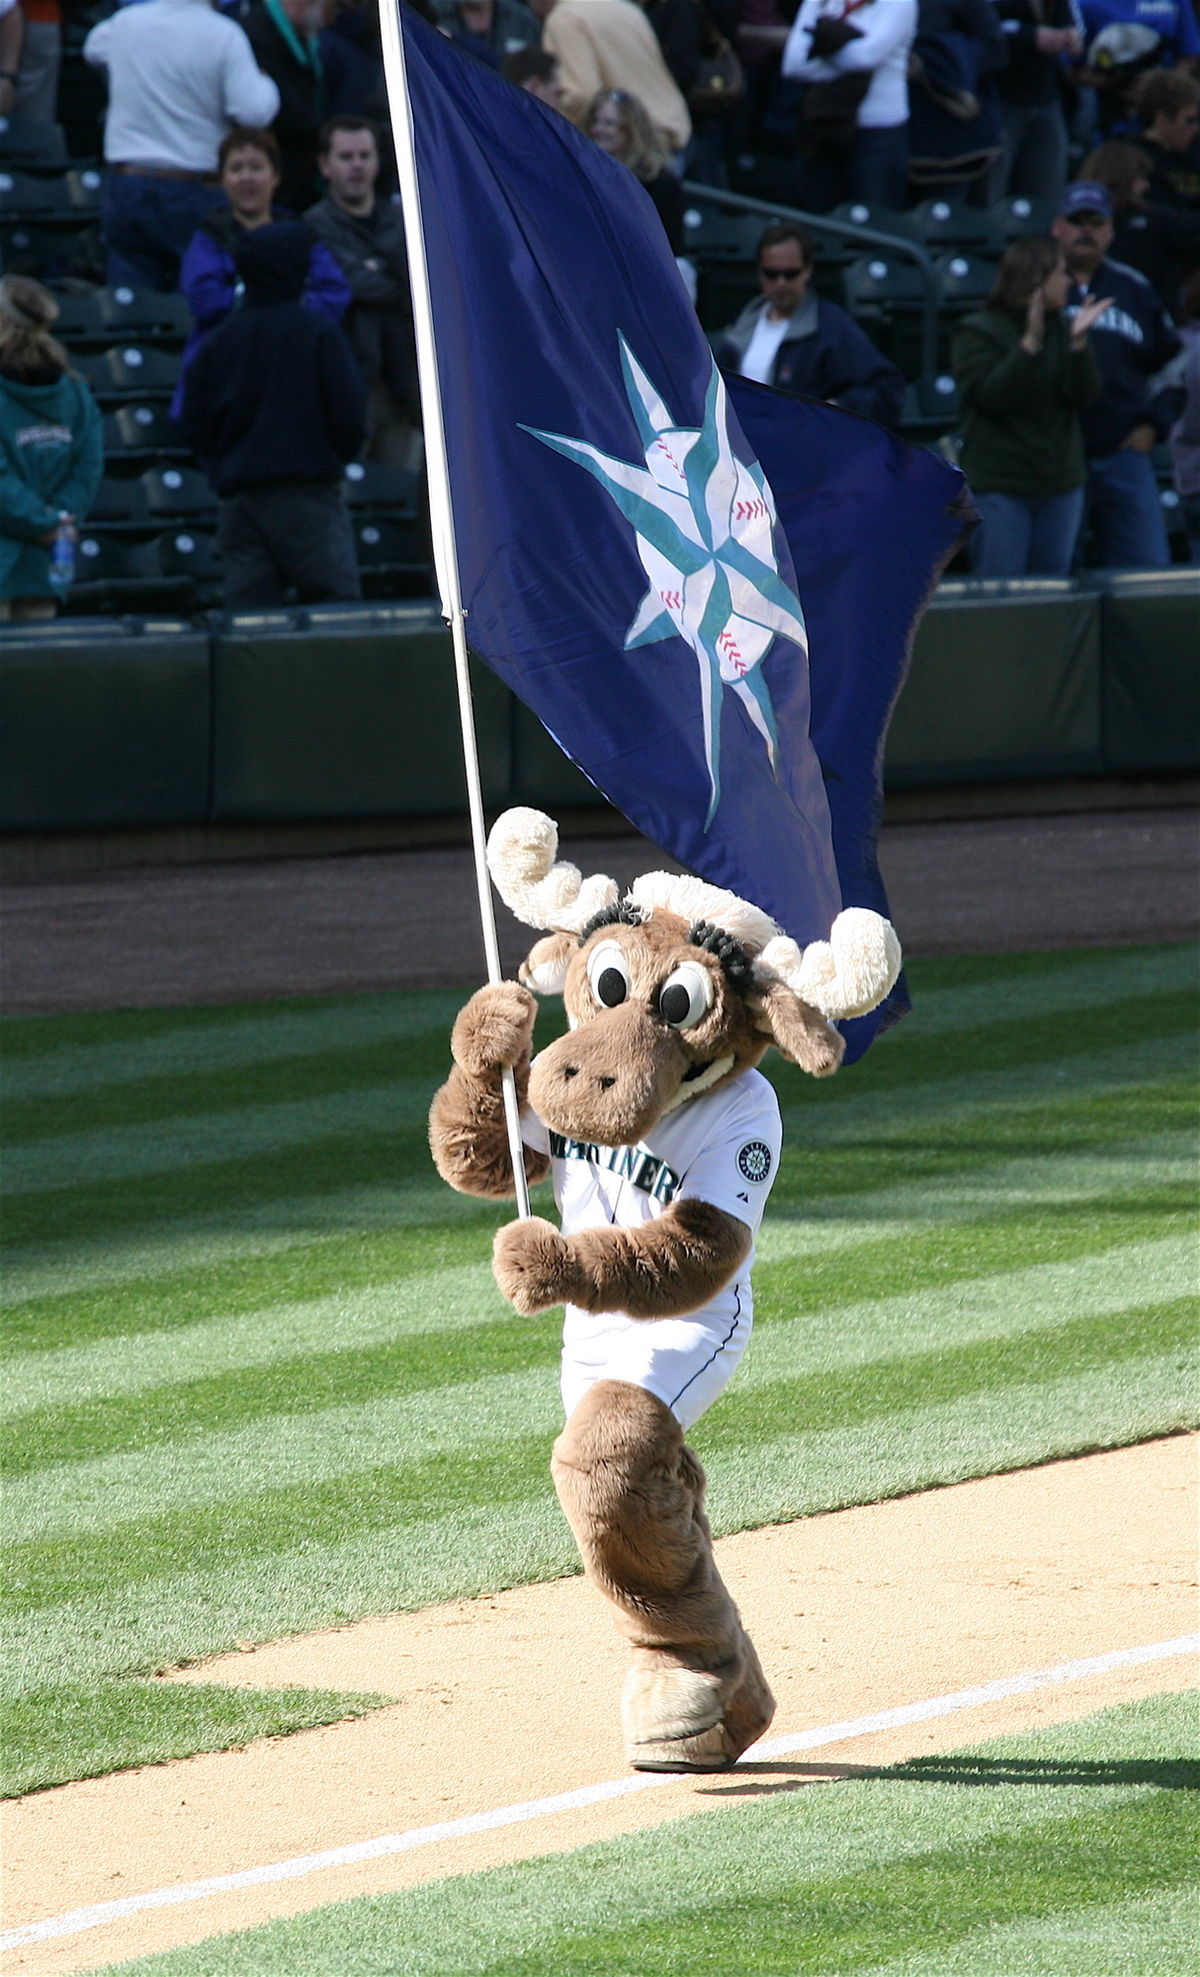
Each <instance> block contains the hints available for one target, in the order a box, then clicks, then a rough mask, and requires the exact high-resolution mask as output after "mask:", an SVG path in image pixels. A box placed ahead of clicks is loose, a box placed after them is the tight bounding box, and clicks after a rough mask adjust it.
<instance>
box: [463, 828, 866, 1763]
mask: <svg viewBox="0 0 1200 1977" xmlns="http://www.w3.org/2000/svg"><path fill="white" fill-rule="evenodd" d="M557 850H558V833H557V830H556V828H555V826H554V824H553V823H552V822H551V820H550V818H549V817H544V816H542V815H541V813H540V812H538V811H534V810H510V811H507V812H506V813H505V814H504V815H503V816H502V817H501V818H500V819H499V821H498V823H497V824H496V826H495V828H494V829H493V831H492V834H491V837H490V839H489V842H488V865H489V869H490V872H491V875H492V878H493V881H494V883H495V885H496V888H497V890H498V891H499V893H500V895H501V897H502V898H503V899H504V900H505V902H506V904H507V905H508V906H509V907H510V908H511V909H512V911H513V912H514V913H515V914H516V916H517V918H518V919H520V920H523V921H524V922H525V923H526V925H528V926H532V927H537V928H541V929H546V930H548V931H547V933H546V937H545V938H544V939H541V940H539V941H538V942H537V943H536V944H535V946H534V947H533V949H532V951H531V952H530V954H529V955H528V957H527V958H526V960H525V962H524V963H523V964H522V966H521V968H520V970H519V976H520V979H519V981H517V982H498V983H495V984H494V985H492V986H491V987H488V988H483V989H480V990H479V991H478V992H477V993H476V994H475V995H473V996H472V997H471V999H470V1001H469V1002H468V1003H467V1004H466V1006H465V1008H464V1009H463V1010H462V1011H461V1012H460V1014H459V1016H458V1019H457V1021H456V1022H455V1025H454V1030H453V1034H452V1038H451V1050H452V1054H453V1058H454V1068H453V1070H452V1071H451V1074H450V1077H449V1079H448V1080H447V1082H446V1084H445V1085H444V1086H443V1087H442V1089H441V1090H440V1091H439V1092H438V1094H437V1096H436V1098H435V1099H434V1102H433V1108H432V1113H431V1116H430V1143H431V1146H432V1150H433V1157H434V1160H435V1162H436V1165H437V1168H438V1172H439V1173H440V1174H441V1175H442V1177H443V1179H444V1180H446V1181H448V1182H449V1183H450V1185H451V1187H454V1188H458V1189H459V1190H461V1191H462V1192H463V1193H465V1194H474V1195H489V1196H503V1195H511V1194H512V1193H513V1191H514V1188H513V1175H512V1165H511V1155H510V1152H509V1144H508V1136H507V1131H506V1124H505V1112H504V1102H503V1093H502V1076H503V1072H504V1071H505V1069H506V1068H511V1070H512V1071H513V1073H514V1075H515V1078H516V1085H517V1093H518V1097H519V1099H520V1101H521V1107H522V1111H521V1125H522V1140H523V1146H524V1161H525V1171H526V1174H527V1176H528V1178H529V1180H530V1181H531V1182H536V1181H540V1180H542V1179H543V1178H544V1177H545V1175H546V1174H547V1172H549V1173H550V1174H551V1175H552V1178H553V1183H554V1192H555V1198H556V1200H557V1203H558V1207H559V1211H560V1215H561V1218H562V1231H561V1233H560V1232H559V1230H557V1229H555V1228H554V1227H553V1226H552V1225H551V1224H550V1223H549V1222H546V1221H543V1220H541V1219H540V1218H538V1217H530V1218H528V1219H525V1220H522V1221H516V1222H509V1223H507V1224H506V1225H505V1226H504V1227H503V1228H501V1229H500V1230H499V1231H498V1232H497V1235H496V1239H495V1248H494V1254H493V1267H494V1270H495V1274H496V1281H497V1282H498V1284H499V1286H500V1289H501V1291H502V1292H503V1293H504V1296H505V1297H506V1298H507V1299H508V1300H509V1302H510V1303H511V1304H512V1305H514V1306H515V1308H516V1309H517V1310H518V1311H520V1312H522V1313H524V1314H526V1315H528V1314H531V1313H533V1312H537V1311H544V1310H546V1309H548V1308H549V1307H551V1306H553V1305H556V1304H565V1306H566V1322H565V1326H564V1332H563V1355H562V1392H563V1403H564V1407H565V1409H566V1415H567V1423H566V1427H565V1429H564V1430H563V1433H562V1434H561V1435H560V1436H559V1438H558V1441H557V1442H556V1443H555V1446H554V1455H553V1461H552V1471H553V1476H554V1483H555V1487H556V1489H557V1491H558V1495H559V1500H560V1502H561V1504H562V1507H563V1510H564V1511H565V1513H566V1516H567V1519H568V1521H569V1523H570V1525H571V1528H572V1530H573V1532H574V1534H575V1537H576V1540H577V1542H578V1545H579V1550H580V1553H581V1555H582V1558H583V1563H584V1567H585V1569H586V1572H587V1575H588V1577H589V1579H590V1580H591V1581H592V1583H593V1585H595V1586H596V1587H597V1588H598V1589H599V1591H600V1592H601V1593H602V1594H603V1595H604V1596H605V1597H606V1598H607V1600H608V1601H609V1602H610V1604H611V1606H612V1608H613V1611H614V1614H615V1617H616V1621H617V1625H618V1627H619V1628H620V1630H621V1632H622V1633H623V1634H624V1636H625V1638H626V1639H627V1641H628V1642H629V1645H630V1648H631V1650H632V1667H631V1669H630V1672H629V1675H628V1678H627V1680H626V1684H625V1692H624V1698H623V1703H622V1720H623V1725H624V1731H625V1738H626V1747H627V1755H628V1759H629V1762H630V1764H631V1765H632V1766H633V1767H634V1768H635V1769H636V1770H639V1771H715V1770H723V1769H724V1768H725V1767H726V1766H728V1765H730V1764H732V1763H734V1762H735V1760H736V1759H737V1758H738V1757H740V1755H741V1754H742V1752H743V1751H744V1750H746V1749H747V1748H748V1747H749V1746H750V1745H751V1744H752V1743H754V1742H755V1741H756V1740H757V1739H758V1738H759V1737H761V1736H762V1734H763V1732H764V1731H765V1730H766V1728H767V1725H768V1724H769V1723H770V1721H771V1717H772V1715H773V1713H774V1706H775V1705H774V1700H773V1698H772V1695H771V1691H770V1689H769V1688H768V1686H767V1682H766V1679H765V1677H764V1675H763V1672H762V1668H761V1666H760V1665H759V1660H758V1656H757V1654H756V1653H755V1650H754V1647H753V1644H752V1642H751V1641H750V1638H749V1636H748V1635H747V1633H746V1631H745V1629H744V1627H743V1626H742V1623H741V1620H740V1618H739V1616H738V1612H737V1608H736V1607H735V1606H734V1603H733V1601H732V1599H731V1598H730V1596H729V1593H728V1591H727V1590H726V1587H725V1585H724V1583H723V1581H722V1579H721V1577H720V1574H719V1573H718V1571H717V1568H716V1563H715V1561H714V1557H713V1547H712V1538H711V1535H710V1532H709V1527H708V1522H707V1520H706V1518H705V1515H704V1487H705V1483H704V1471H703V1470H702V1468H701V1467H700V1464H699V1462H698V1461H697V1460H696V1457H695V1456H694V1455H693V1453H692V1451H691V1449H690V1448H689V1447H688V1446H687V1444H686V1442H685V1441H684V1432H685V1430H686V1429H688V1428H689V1427H690V1426H691V1424H692V1423H693V1422H694V1421H696V1420H698V1419H699V1417H700V1415H701V1414H703V1413H704V1412H705V1410H706V1409H707V1408H709V1407H711V1405H712V1403H713V1402H714V1401H715V1400H716V1399H717V1397H718V1396H719V1394H720V1393H721V1392H722V1391H723V1389H724V1387H725V1386H726V1385H727V1383H728V1381H729V1379H730V1378H731V1376H732V1374H733V1372H734V1370H735V1368H736V1366H737V1363H738V1361H739V1359H740V1358H741V1355H742V1353H743V1351H744V1349H745V1346H746V1341H747V1339H748V1338H749V1335H750V1324H751V1316H752V1305H751V1292H750V1265H751V1262H752V1260H753V1255H754V1234H755V1231H756V1229H757V1227H758V1224H759V1222H760V1221H761V1219H762V1213H763V1209H764V1207H765V1205H766V1200H767V1196H768V1194H769V1193H770V1189H771V1185H772V1182H773V1180H774V1178H775V1173H776V1170H777V1168H778V1164H779V1155H780V1146H781V1141H782V1125H781V1121H780V1116H779V1107H778V1103H777V1101H776V1098H775V1093H774V1091H773V1089H772V1087H771V1085H770V1084H769V1083H768V1082H767V1080H766V1079H765V1078H764V1077H763V1076H762V1074H761V1073H760V1072H759V1071H758V1070H757V1069H756V1066H757V1065H758V1063H759V1060H760V1059H761V1058H762V1056H763V1054H764V1053H765V1051H766V1050H767V1048H768V1046H769V1045H771V1044H774V1046H775V1048H776V1049H777V1050H778V1051H780V1052H781V1053H782V1054H783V1056H785V1057H787V1058H789V1059H790V1060H791V1061H792V1062H793V1063H794V1064H798V1065H800V1066H801V1068H802V1069H803V1070H805V1071H808V1072H811V1074H812V1075H813V1076H814V1077H818V1078H820V1077H826V1076H828V1074H829V1073H830V1072H831V1071H835V1070H836V1069H837V1067H838V1065H839V1063H840V1062H841V1057H842V1048H843V1046H842V1039H841V1037H840V1036H839V1034H838V1032H837V1030H836V1029H834V1028H833V1023H834V1022H835V1021H836V1020H837V1019H838V1018H840V1017H848V1016H855V1015H861V1014H863V1013H864V1012H865V1011H866V1010H868V1009H872V1008H874V1007H875V1006H876V1004H877V1003H879V1002H880V1001H881V1000H882V999H883V997H884V996H885V995H886V994H887V992H888V990H889V989H890V988H891V986H892V984H893V982H894V981H895V978H896V975H897V973H898V970H899V965H900V956H899V947H898V944H897V941H896V936H895V934H894V932H893V930H892V928H891V926H890V925H889V924H888V922H887V921H886V920H884V919H882V918H880V916H879V915H878V914H875V913H871V912H867V911H865V910H862V909H851V910H849V911H847V912H843V913H840V914H839V915H838V917H837V919H836V920H835V921H834V924H833V927H832V930H831V933H830V938H829V940H828V941H817V942H814V943H812V944H810V945H809V946H808V947H807V948H805V949H803V950H801V949H800V948H799V947H798V946H797V944H796V943H795V941H793V940H789V939H787V938H785V937H784V936H782V935H781V934H780V931H779V929H778V927H777V926H776V925H775V923H774V922H773V921H772V920H770V919H769V918H768V917H767V915H766V914H765V913H763V912H761V911H760V910H759V909H758V908H757V907H755V906H752V905H749V904H748V903H747V902H746V901H744V900H741V899H737V898H735V897H734V895H733V894H732V893H729V892H723V891H721V890H720V889H719V888H718V887H716V886H712V885H708V884H706V883H705V882H704V881H702V880H700V879H697V878H693V877H690V876H687V875H682V876H680V875H673V874H670V873H666V872H652V873H650V874H648V875H647V876H645V877H643V878H640V879H638V880H637V881H636V882H635V883H634V885H633V886H632V887H631V889H630V891H629V892H628V894H627V895H626V896H625V898H624V899H620V898H619V897H618V889H617V887H616V885H615V884H614V882H613V881H612V880H611V879H607V878H603V877H599V876H597V877H593V878H590V879H588V880H586V881H584V880H582V879H581V876H580V873H579V871H578V869H577V868H576V867H575V866H573V865H568V864H565V863H557V862H556V859H557ZM531 988H532V989H536V990H537V991H538V992H539V993H541V994H554V993H559V992H561V993H562V995H563V998H564V1001H565V1005H566V1012H567V1017H568V1020H569V1024H570V1028H569V1030H568V1031H567V1033H566V1035H565V1036H563V1037H561V1038H560V1039H559V1040H558V1041H557V1042H556V1043H553V1044H552V1045H551V1046H550V1047H549V1049H547V1050H544V1051H543V1052H542V1053H541V1054H540V1055H539V1056H538V1057H537V1058H535V1059H534V1060H533V1061H532V1063H531V1061H530V1049H531V1041H532V1036H533V1025H534V1014H535V1009H536V1004H535V1000H534V996H533V994H532V993H531Z"/></svg>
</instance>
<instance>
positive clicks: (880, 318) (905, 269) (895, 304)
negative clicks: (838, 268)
mask: <svg viewBox="0 0 1200 1977" xmlns="http://www.w3.org/2000/svg"><path fill="white" fill-rule="evenodd" d="M842 297H843V301H844V303H845V306H846V308H847V309H848V310H849V311H850V314H851V315H852V316H856V317H857V318H858V320H859V321H860V322H861V323H862V325H863V327H864V329H867V330H869V331H870V334H871V335H872V337H873V338H874V340H875V341H876V342H878V343H879V345H880V347H881V348H882V349H883V350H884V351H885V352H886V354H887V355H888V356H889V357H890V358H891V360H892V362H893V363H894V364H897V365H899V367H900V369H901V370H902V371H904V372H905V374H906V375H908V374H909V373H910V372H911V371H912V370H913V369H914V368H915V367H916V364H917V363H918V362H919V358H918V356H917V354H916V353H917V350H918V348H919V322H920V317H921V311H922V308H923V306H924V301H925V285H924V282H923V281H922V278H921V270H920V269H919V268H918V267H917V266H916V265H915V264H914V263H913V262H911V261H903V260H898V259H895V260H894V259H892V258H891V257H890V256H887V255H885V254H884V253H883V252H882V250H879V251H876V252H874V253H871V254H863V255H860V257H859V258H858V260H856V261H851V263H850V265H849V267H848V268H844V269H843V271H842Z"/></svg>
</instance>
